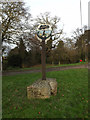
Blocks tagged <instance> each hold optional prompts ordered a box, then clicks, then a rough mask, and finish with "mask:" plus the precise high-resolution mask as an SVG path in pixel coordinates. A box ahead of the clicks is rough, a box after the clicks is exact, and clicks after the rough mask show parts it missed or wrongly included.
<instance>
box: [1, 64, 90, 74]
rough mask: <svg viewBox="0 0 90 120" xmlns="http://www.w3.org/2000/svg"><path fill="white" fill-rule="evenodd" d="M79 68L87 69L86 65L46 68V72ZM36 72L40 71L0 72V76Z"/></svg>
mask: <svg viewBox="0 0 90 120" xmlns="http://www.w3.org/2000/svg"><path fill="white" fill-rule="evenodd" d="M79 68H88V65H76V66H61V67H52V68H47V69H46V72H49V71H62V70H68V69H79ZM38 72H41V70H40V69H34V70H23V71H22V70H21V71H5V72H2V75H3V76H9V75H17V74H27V73H38Z"/></svg>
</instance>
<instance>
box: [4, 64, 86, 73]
mask: <svg viewBox="0 0 90 120" xmlns="http://www.w3.org/2000/svg"><path fill="white" fill-rule="evenodd" d="M85 64H88V62H79V63H73V64H60V65H59V64H55V65H52V64H46V68H52V67H61V66H74V65H85ZM40 68H41V64H40V65H35V66H32V67H29V68H17V67H16V68H13V67H9V68H7V70H6V71H12V70H13V71H20V70H33V69H40Z"/></svg>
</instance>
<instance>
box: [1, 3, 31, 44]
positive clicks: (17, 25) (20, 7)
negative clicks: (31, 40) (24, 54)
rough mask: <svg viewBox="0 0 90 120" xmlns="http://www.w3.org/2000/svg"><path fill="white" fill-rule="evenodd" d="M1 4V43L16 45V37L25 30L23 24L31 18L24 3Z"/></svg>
mask: <svg viewBox="0 0 90 120" xmlns="http://www.w3.org/2000/svg"><path fill="white" fill-rule="evenodd" d="M1 4H2V41H3V42H6V43H15V44H16V43H17V37H18V36H20V35H21V34H22V31H24V30H25V28H26V27H25V23H26V22H27V20H28V19H29V17H30V16H31V15H30V13H28V9H27V8H26V7H25V3H24V2H6V3H5V2H4V3H1Z"/></svg>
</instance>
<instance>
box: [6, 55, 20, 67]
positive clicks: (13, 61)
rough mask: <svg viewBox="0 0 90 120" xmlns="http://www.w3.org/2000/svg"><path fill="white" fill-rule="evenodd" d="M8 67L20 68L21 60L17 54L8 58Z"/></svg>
mask: <svg viewBox="0 0 90 120" xmlns="http://www.w3.org/2000/svg"><path fill="white" fill-rule="evenodd" d="M8 66H12V67H21V66H22V59H21V57H20V55H19V54H16V55H10V56H8Z"/></svg>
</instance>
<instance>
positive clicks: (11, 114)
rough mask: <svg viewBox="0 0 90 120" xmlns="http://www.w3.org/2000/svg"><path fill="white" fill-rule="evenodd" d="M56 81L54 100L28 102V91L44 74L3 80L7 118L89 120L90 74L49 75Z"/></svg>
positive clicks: (62, 72) (18, 76)
mask: <svg viewBox="0 0 90 120" xmlns="http://www.w3.org/2000/svg"><path fill="white" fill-rule="evenodd" d="M47 77H48V78H56V80H57V83H58V89H57V91H58V92H57V95H56V96H52V97H51V98H50V99H45V100H40V99H39V100H38V99H31V100H28V99H27V95H26V88H27V86H29V85H31V84H32V83H33V82H34V81H36V80H38V79H39V78H41V73H32V74H21V75H15V76H3V81H2V90H3V94H2V110H3V111H2V113H3V116H2V117H3V118H83V119H84V118H88V70H87V69H71V70H65V71H54V72H48V73H47Z"/></svg>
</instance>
